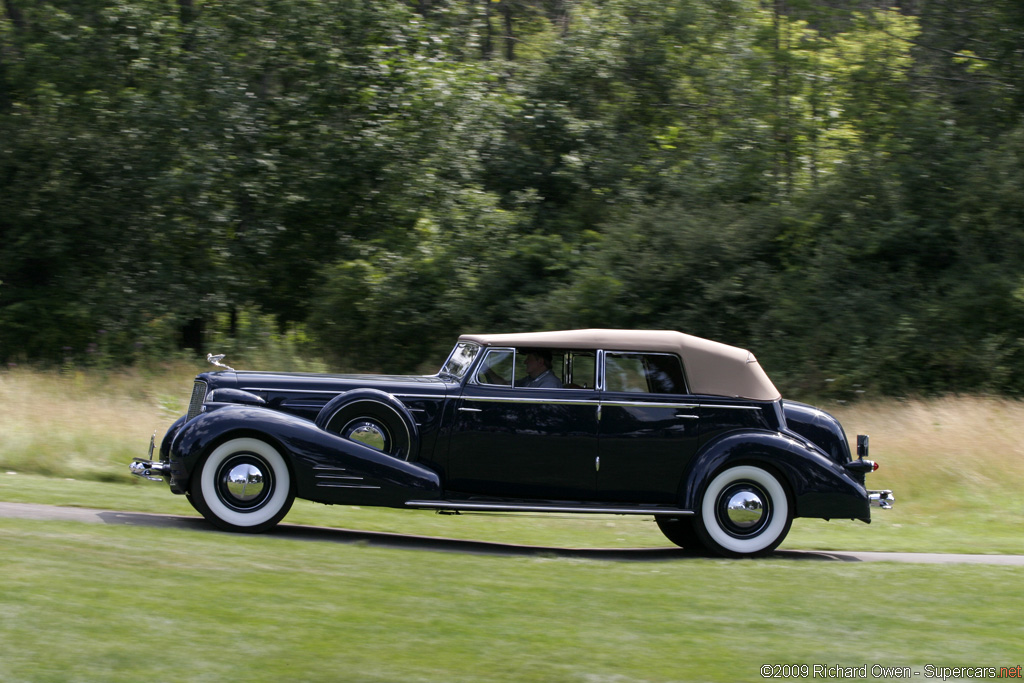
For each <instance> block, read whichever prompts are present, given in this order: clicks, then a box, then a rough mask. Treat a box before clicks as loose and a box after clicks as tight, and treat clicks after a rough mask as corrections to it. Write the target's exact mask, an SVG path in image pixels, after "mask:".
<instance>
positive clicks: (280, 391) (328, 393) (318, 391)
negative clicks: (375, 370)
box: [239, 387, 447, 398]
mask: <svg viewBox="0 0 1024 683" xmlns="http://www.w3.org/2000/svg"><path fill="white" fill-rule="evenodd" d="M353 388H357V387H353ZM359 388H363V387H359ZM371 388H372V387H371ZM239 389H241V390H242V391H249V392H257V391H266V392H268V393H278V394H324V395H325V396H337V395H338V394H343V393H345V392H346V391H350V390H349V389H342V390H338V389H335V390H334V391H327V390H325V389H278V388H273V389H268V388H261V387H239ZM381 391H383V389H382V390H381ZM384 393H386V394H391V395H392V396H394V397H395V398H445V397H446V396H447V394H392V393H391V392H387V391H385V392H384Z"/></svg>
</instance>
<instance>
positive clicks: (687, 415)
mask: <svg viewBox="0 0 1024 683" xmlns="http://www.w3.org/2000/svg"><path fill="white" fill-rule="evenodd" d="M676 417H677V418H679V419H680V420H699V419H700V415H692V414H690V413H676Z"/></svg>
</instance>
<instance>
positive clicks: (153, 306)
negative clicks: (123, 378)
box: [0, 0, 1024, 395]
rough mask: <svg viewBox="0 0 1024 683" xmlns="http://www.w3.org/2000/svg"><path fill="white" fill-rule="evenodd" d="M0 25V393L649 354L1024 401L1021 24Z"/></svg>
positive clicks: (555, 20) (870, 13)
mask: <svg viewBox="0 0 1024 683" xmlns="http://www.w3.org/2000/svg"><path fill="white" fill-rule="evenodd" d="M835 5H842V8H841V9H839V8H836V7H835ZM0 7H2V13H0V359H3V360H6V361H8V362H16V361H21V360H37V359H39V360H51V361H70V362H83V361H84V362H90V359H96V358H110V357H112V356H114V355H116V356H128V357H136V358H138V357H145V356H153V355H155V354H160V353H163V352H165V351H167V350H170V349H173V348H175V347H176V346H181V345H187V346H192V347H197V346H200V345H204V346H205V344H207V343H208V342H209V340H210V339H211V335H218V337H217V338H218V339H225V338H230V337H231V335H233V334H237V333H238V328H239V321H240V320H251V319H253V318H254V316H255V317H256V318H257V319H258V318H259V316H260V315H265V316H269V317H270V319H271V320H272V321H273V324H274V325H276V326H277V327H278V330H275V333H282V332H286V331H288V330H291V331H293V332H294V330H302V334H300V335H299V336H300V337H302V338H304V339H307V342H306V343H308V344H310V345H311V346H312V347H313V350H314V351H315V352H317V353H318V354H320V355H324V356H325V357H327V358H329V359H330V360H331V361H332V362H333V363H334V364H337V365H339V366H351V367H358V368H359V369H362V370H372V369H380V370H394V371H399V370H409V369H415V368H418V367H423V364H424V363H432V364H436V363H437V362H438V361H439V356H440V355H441V354H443V352H444V350H445V349H447V348H448V347H449V346H450V344H451V343H452V341H453V338H454V336H455V335H456V334H457V333H458V332H461V331H504V330H512V329H527V328H529V329H542V328H548V329H551V328H558V327H565V326H600V327H620V326H621V327H626V326H628V327H667V328H674V329H679V330H683V331H687V332H690V333H693V334H698V335H701V336H708V337H711V338H715V339H719V340H721V341H725V342H728V343H733V344H737V345H740V346H744V347H747V348H751V349H753V350H754V351H755V352H756V353H757V354H758V355H759V357H760V359H761V361H762V364H763V365H764V366H765V367H766V368H767V369H768V371H769V373H770V374H771V376H772V377H773V379H775V380H776V382H777V383H778V384H779V385H780V386H781V387H783V388H784V389H785V390H789V391H797V392H802V393H805V394H807V393H823V392H826V391H831V392H833V393H836V394H843V395H845V394H847V393H850V392H853V391H856V390H858V389H860V388H864V389H870V390H877V391H883V392H886V393H903V392H910V393H927V392H942V391H965V390H973V391H996V392H1004V393H1011V394H1020V393H1024V276H1022V273H1024V119H1022V114H1024V10H1022V8H1021V5H1020V2H1019V0H985V1H984V2H982V1H981V0H916V1H915V2H907V3H903V2H886V1H884V0H883V1H881V2H879V1H875V0H861V1H860V2H851V3H833V2H828V1H827V0H773V1H772V2H769V1H768V0H760V1H758V0H671V1H665V0H657V1H656V0H579V1H576V0H417V1H405V2H403V1H400V0H388V1H384V0H376V1H374V2H367V1H360V0H247V1H246V2H240V1H239V0H218V1H217V2H210V1H208V0H176V1H172V0H73V1H72V0H48V1H41V2H28V1H27V0H3V2H2V5H0ZM204 333H205V340H204ZM206 350H207V349H206V348H203V349H202V351H206ZM91 362H96V361H95V360H93V361H91Z"/></svg>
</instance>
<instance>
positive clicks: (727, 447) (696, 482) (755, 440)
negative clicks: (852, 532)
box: [679, 431, 870, 519]
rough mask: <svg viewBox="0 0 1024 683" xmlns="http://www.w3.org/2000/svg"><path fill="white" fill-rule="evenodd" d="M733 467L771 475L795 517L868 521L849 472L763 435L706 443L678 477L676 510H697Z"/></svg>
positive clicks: (860, 490)
mask: <svg viewBox="0 0 1024 683" xmlns="http://www.w3.org/2000/svg"><path fill="white" fill-rule="evenodd" d="M738 465H755V466H757V467H761V468H763V469H765V470H767V471H768V472H770V473H772V474H773V475H774V476H775V477H776V478H777V479H778V480H779V482H780V484H782V487H783V489H784V490H785V491H786V494H787V496H788V497H789V501H790V503H791V504H792V506H793V516H794V517H821V518H826V519H831V518H836V519H864V518H865V517H868V518H870V517H869V515H870V512H869V509H868V498H867V492H866V491H865V490H864V487H863V486H861V485H860V484H858V483H857V482H856V481H854V480H853V478H851V477H850V475H849V473H847V472H846V471H845V470H844V469H843V468H841V467H839V466H838V465H836V464H835V463H833V462H832V461H831V460H829V459H828V458H827V457H826V456H825V455H824V454H822V453H819V452H818V451H817V450H815V449H813V448H810V447H808V446H807V445H805V444H803V443H801V442H799V441H797V440H795V439H792V438H790V437H787V436H784V435H781V434H778V433H775V432H766V431H742V432H733V433H730V434H726V435H723V436H722V437H720V438H718V439H716V440H714V441H711V442H709V443H707V444H705V445H704V447H703V448H702V449H701V451H700V453H698V455H697V457H695V458H694V460H693V462H692V464H691V466H690V467H689V468H688V470H687V473H686V474H685V475H684V477H683V481H682V483H681V485H680V492H679V495H680V501H681V506H682V507H683V508H685V509H688V510H695V509H697V508H698V506H699V505H700V502H701V497H702V495H703V492H704V490H705V489H706V488H707V486H708V484H709V483H710V482H711V480H712V479H713V478H714V477H715V476H716V475H717V474H718V473H719V472H721V471H722V470H724V469H725V468H727V467H734V466H738Z"/></svg>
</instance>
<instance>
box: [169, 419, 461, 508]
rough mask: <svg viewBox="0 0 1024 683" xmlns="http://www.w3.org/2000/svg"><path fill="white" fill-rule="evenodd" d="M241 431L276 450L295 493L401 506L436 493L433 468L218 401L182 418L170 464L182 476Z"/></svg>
mask: <svg viewBox="0 0 1024 683" xmlns="http://www.w3.org/2000/svg"><path fill="white" fill-rule="evenodd" d="M241 436H250V437H255V438H258V439H263V440H265V441H267V442H269V443H271V444H272V445H274V446H275V447H276V448H277V449H278V450H279V451H280V452H281V454H282V455H283V456H284V457H285V459H286V460H287V462H288V465H289V467H290V468H291V470H292V474H293V478H294V481H295V489H296V490H295V494H296V496H298V497H299V498H305V499H308V500H313V501H318V502H323V503H339V504H351V505H360V504H365V505H384V506H400V505H403V504H404V503H405V501H406V500H409V499H411V498H417V499H421V498H426V499H428V500H429V499H433V498H440V497H441V482H440V478H439V477H438V475H437V473H436V472H434V471H433V470H430V469H428V468H426V467H423V466H422V465H418V464H416V463H411V462H407V461H404V460H399V459H397V458H393V457H391V456H389V455H387V454H385V453H381V452H380V451H378V450H375V449H373V448H370V447H368V446H364V445H363V444H361V443H357V442H355V441H350V440H348V439H344V438H342V437H340V436H338V435H337V434H332V433H331V432H327V431H324V430H323V429H320V428H319V427H318V426H317V425H316V423H314V422H312V421H311V420H306V419H304V418H301V417H297V416H294V415H290V414H288V413H281V412H278V411H275V410H270V409H267V408H259V407H253V406H239V405H226V406H222V407H219V408H216V409H214V410H210V411H208V412H205V413H203V414H201V415H199V416H198V417H196V418H195V419H193V420H191V421H190V422H188V423H186V424H185V425H184V426H183V427H182V428H181V429H180V430H179V431H178V433H177V435H176V436H175V437H174V439H173V441H172V443H171V446H170V457H171V462H172V468H174V469H177V470H179V471H180V472H181V473H182V475H183V476H184V477H185V480H184V481H185V482H187V480H188V478H189V477H191V476H192V474H193V473H194V472H195V470H196V468H197V467H198V466H199V464H200V463H201V462H202V459H203V457H204V456H205V455H206V454H207V453H209V452H210V451H211V450H212V449H213V448H214V447H216V446H217V445H218V444H220V443H223V442H224V441H226V440H228V439H231V438H235V437H241ZM184 486H185V487H186V489H187V483H185V484H184Z"/></svg>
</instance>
